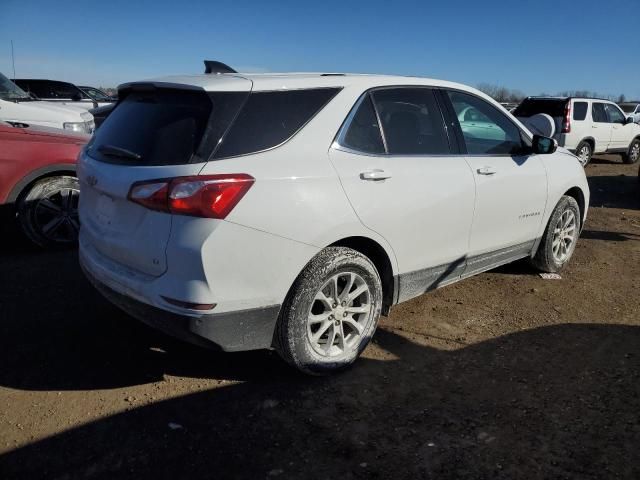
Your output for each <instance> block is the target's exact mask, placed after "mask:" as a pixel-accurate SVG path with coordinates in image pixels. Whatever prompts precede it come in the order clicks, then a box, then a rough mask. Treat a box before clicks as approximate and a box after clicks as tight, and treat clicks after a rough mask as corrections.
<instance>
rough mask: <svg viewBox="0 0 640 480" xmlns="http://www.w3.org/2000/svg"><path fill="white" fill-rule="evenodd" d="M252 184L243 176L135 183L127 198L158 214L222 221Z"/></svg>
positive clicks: (179, 178)
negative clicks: (158, 212) (164, 213)
mask: <svg viewBox="0 0 640 480" xmlns="http://www.w3.org/2000/svg"><path fill="white" fill-rule="evenodd" d="M253 182H255V179H254V178H253V177H252V176H251V175H247V174H246V173H234V174H222V175H199V176H193V177H177V178H171V179H160V180H150V181H144V182H136V183H134V184H133V185H132V186H131V189H130V190H129V195H128V198H129V200H131V201H132V202H134V203H137V204H139V205H142V206H143V207H146V208H149V209H151V210H157V211H160V212H167V213H173V214H176V215H190V216H193V217H206V218H217V219H223V218H225V217H226V216H227V215H229V213H230V212H231V210H233V208H234V207H235V206H236V205H237V204H238V202H239V201H240V200H241V199H242V197H244V195H245V194H246V193H247V191H248V190H249V188H251V185H253Z"/></svg>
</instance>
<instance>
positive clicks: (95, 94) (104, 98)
mask: <svg viewBox="0 0 640 480" xmlns="http://www.w3.org/2000/svg"><path fill="white" fill-rule="evenodd" d="M80 88H81V89H82V90H84V91H85V93H86V94H87V95H89V96H90V97H91V98H93V99H94V100H97V101H98V102H112V101H113V98H111V97H110V96H109V95H107V94H106V93H104V92H101V91H100V90H98V89H97V88H93V87H80Z"/></svg>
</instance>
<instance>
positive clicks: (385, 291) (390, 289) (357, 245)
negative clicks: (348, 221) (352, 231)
mask: <svg viewBox="0 0 640 480" xmlns="http://www.w3.org/2000/svg"><path fill="white" fill-rule="evenodd" d="M327 246H328V247H347V248H351V249H353V250H356V251H358V252H360V253H362V254H363V255H365V256H366V257H367V258H369V259H370V260H371V261H372V262H373V264H374V265H375V267H376V269H377V270H378V273H379V274H380V279H381V280H382V296H383V298H382V314H383V315H388V314H389V311H390V309H391V305H393V304H394V303H395V294H396V292H397V290H398V289H397V286H396V280H395V279H396V277H395V276H394V275H393V266H392V264H391V258H390V256H389V254H388V253H387V251H386V250H385V248H384V247H383V246H382V245H380V244H379V243H378V242H376V241H375V240H372V239H371V238H368V237H363V236H352V237H346V238H343V239H341V240H338V241H337V242H334V243H332V244H331V245H327Z"/></svg>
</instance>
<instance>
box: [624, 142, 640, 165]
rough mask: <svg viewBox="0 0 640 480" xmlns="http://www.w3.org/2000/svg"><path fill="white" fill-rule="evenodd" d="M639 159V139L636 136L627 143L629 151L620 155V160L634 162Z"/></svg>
mask: <svg viewBox="0 0 640 480" xmlns="http://www.w3.org/2000/svg"><path fill="white" fill-rule="evenodd" d="M638 160H640V139H638V138H636V139H635V140H634V141H633V142H631V145H629V151H627V153H624V154H623V155H622V161H623V162H624V163H629V164H632V163H636V162H637V161H638Z"/></svg>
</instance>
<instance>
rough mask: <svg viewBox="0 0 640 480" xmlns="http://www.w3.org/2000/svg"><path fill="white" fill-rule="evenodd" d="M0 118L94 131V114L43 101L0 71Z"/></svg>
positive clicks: (72, 129)
mask: <svg viewBox="0 0 640 480" xmlns="http://www.w3.org/2000/svg"><path fill="white" fill-rule="evenodd" d="M0 121H4V122H10V123H23V124H27V125H39V126H41V127H51V128H60V129H64V130H70V131H72V132H79V133H89V134H90V133H93V130H94V127H95V124H94V121H93V115H92V114H91V113H89V112H87V111H86V110H85V109H83V108H78V107H71V106H67V105H62V104H58V105H56V104H54V103H50V102H42V101H39V100H38V99H36V98H34V97H32V96H31V95H29V94H28V93H27V92H25V91H24V90H22V89H21V88H20V87H18V86H17V85H16V84H15V83H13V82H12V81H11V80H9V79H8V78H7V77H5V76H4V75H2V73H0Z"/></svg>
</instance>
